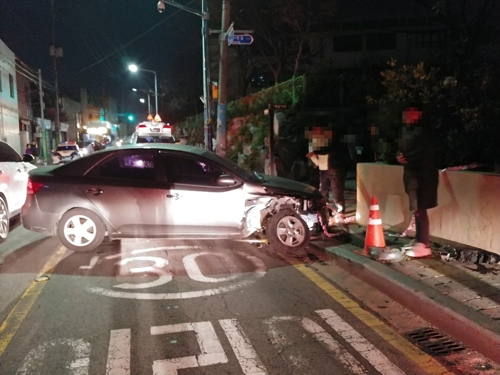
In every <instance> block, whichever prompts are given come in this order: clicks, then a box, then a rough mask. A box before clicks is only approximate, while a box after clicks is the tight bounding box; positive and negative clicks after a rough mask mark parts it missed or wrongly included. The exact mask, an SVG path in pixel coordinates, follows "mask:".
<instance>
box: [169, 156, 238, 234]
mask: <svg viewBox="0 0 500 375" xmlns="http://www.w3.org/2000/svg"><path fill="white" fill-rule="evenodd" d="M160 160H161V165H162V166H163V167H164V168H165V173H166V178H167V181H168V191H167V194H166V196H167V200H166V201H165V207H166V209H165V210H166V220H167V225H168V226H169V230H170V231H171V232H172V233H176V234H179V235H185V236H189V235H194V236H202V237H203V236H207V237H214V238H216V237H226V236H228V237H231V236H234V235H237V234H240V232H241V228H242V220H243V217H244V208H245V193H244V191H243V184H242V183H241V182H239V181H238V180H237V179H235V183H234V184H233V185H232V186H218V185H217V178H218V177H219V176H221V175H223V174H227V172H226V171H224V169H223V168H222V167H220V166H218V165H216V164H215V163H213V162H211V161H209V160H206V159H204V158H202V157H200V156H198V155H193V154H187V153H184V155H183V153H180V152H179V153H175V152H170V153H164V154H162V155H161V156H160Z"/></svg>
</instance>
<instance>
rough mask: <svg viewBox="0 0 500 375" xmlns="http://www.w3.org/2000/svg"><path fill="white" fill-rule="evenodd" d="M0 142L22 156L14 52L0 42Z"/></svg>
mask: <svg viewBox="0 0 500 375" xmlns="http://www.w3.org/2000/svg"><path fill="white" fill-rule="evenodd" d="M9 76H11V77H12V80H13V82H12V84H13V96H14V97H11V89H10V82H9V81H10V80H9ZM0 77H1V85H2V86H1V91H0V140H2V141H4V142H7V143H8V144H9V145H10V146H11V147H12V148H14V150H16V151H17V152H19V153H20V154H22V153H23V152H24V149H22V150H21V139H20V137H19V110H18V102H17V85H16V60H15V55H14V52H12V51H11V50H10V49H9V48H8V47H7V45H6V44H5V43H4V42H2V41H1V40H0Z"/></svg>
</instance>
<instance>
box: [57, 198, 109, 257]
mask: <svg viewBox="0 0 500 375" xmlns="http://www.w3.org/2000/svg"><path fill="white" fill-rule="evenodd" d="M105 233H106V227H105V226H104V224H103V222H102V220H101V218H100V217H99V216H97V215H96V214H95V213H93V212H92V211H88V210H85V209H81V208H76V209H74V210H70V211H68V212H66V213H65V214H64V215H63V216H62V218H61V220H60V221H59V225H58V228H57V235H58V236H59V240H60V241H61V242H62V244H63V245H64V246H66V247H67V248H68V249H70V250H73V251H79V252H83V251H92V250H94V249H95V248H96V247H97V246H99V245H100V244H101V243H102V241H103V239H104V235H105Z"/></svg>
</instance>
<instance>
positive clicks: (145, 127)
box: [135, 125, 148, 130]
mask: <svg viewBox="0 0 500 375" xmlns="http://www.w3.org/2000/svg"><path fill="white" fill-rule="evenodd" d="M147 128H148V127H147V126H146V125H137V127H136V128H135V130H141V129H147Z"/></svg>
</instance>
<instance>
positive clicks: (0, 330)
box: [0, 246, 67, 356]
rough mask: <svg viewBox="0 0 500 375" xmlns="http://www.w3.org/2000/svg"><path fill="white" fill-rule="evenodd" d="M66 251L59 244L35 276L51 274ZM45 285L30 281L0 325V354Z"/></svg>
mask: <svg viewBox="0 0 500 375" xmlns="http://www.w3.org/2000/svg"><path fill="white" fill-rule="evenodd" d="M66 252H67V250H66V248H65V247H64V246H60V247H59V249H58V250H57V251H56V252H55V253H53V254H52V256H51V257H50V258H49V260H48V261H47V263H45V265H44V266H43V268H42V269H41V270H40V272H39V273H38V275H37V278H38V277H41V276H48V275H51V274H52V272H53V271H54V268H55V267H56V265H57V264H58V263H59V262H60V261H61V260H62V259H63V258H64V257H65V255H66ZM45 285H46V283H45V282H35V281H34V282H32V283H31V285H30V286H29V287H28V289H26V291H25V292H24V294H23V295H22V297H21V299H20V300H19V301H18V302H17V304H16V305H15V306H14V308H13V309H12V311H11V312H10V313H9V315H8V316H7V318H6V319H5V321H4V322H3V323H2V325H1V326H0V356H2V354H3V353H4V352H5V349H7V346H8V345H9V343H10V341H11V340H12V338H13V337H14V335H15V334H16V332H17V330H18V329H19V327H20V326H21V324H22V323H23V321H24V318H26V316H27V315H28V313H29V311H30V309H31V307H32V306H33V304H34V303H35V301H36V299H37V298H38V296H39V295H40V293H41V292H42V290H43V288H44V287H45Z"/></svg>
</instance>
